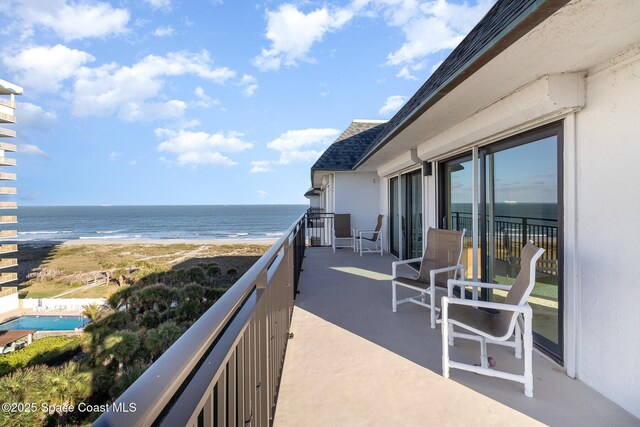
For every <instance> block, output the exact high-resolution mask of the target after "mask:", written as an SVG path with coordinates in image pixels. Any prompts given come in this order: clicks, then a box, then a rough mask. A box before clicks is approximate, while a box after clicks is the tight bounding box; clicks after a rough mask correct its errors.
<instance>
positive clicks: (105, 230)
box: [14, 205, 308, 242]
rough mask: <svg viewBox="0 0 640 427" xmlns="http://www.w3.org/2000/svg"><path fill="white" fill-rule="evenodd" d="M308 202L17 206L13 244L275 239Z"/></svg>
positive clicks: (304, 208)
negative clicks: (16, 222)
mask: <svg viewBox="0 0 640 427" xmlns="http://www.w3.org/2000/svg"><path fill="white" fill-rule="evenodd" d="M307 208H308V205H100V206H20V207H19V208H18V210H17V214H18V227H17V230H18V237H17V238H16V239H14V240H15V241H17V242H37V241H51V240H56V241H67V240H96V239H97V240H165V239H166V240H169V239H181V240H238V239H240V240H245V239H246V240H255V239H260V240H276V239H278V238H279V237H280V236H282V234H283V233H284V232H285V231H286V230H287V229H288V228H289V226H290V225H291V224H292V223H293V222H294V221H295V220H296V219H297V218H298V217H299V216H300V215H302V214H303V213H304V212H305V210H306V209H307Z"/></svg>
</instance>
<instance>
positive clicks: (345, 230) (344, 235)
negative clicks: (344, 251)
mask: <svg viewBox="0 0 640 427" xmlns="http://www.w3.org/2000/svg"><path fill="white" fill-rule="evenodd" d="M332 231H333V235H332V237H333V239H332V245H331V246H332V247H333V252H335V251H336V248H352V249H353V250H354V251H355V250H356V231H355V230H354V229H353V228H352V227H351V215H350V214H335V215H334V217H333V230H332ZM344 240H346V241H347V243H346V244H344V243H340V242H339V241H344Z"/></svg>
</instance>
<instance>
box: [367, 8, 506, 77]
mask: <svg viewBox="0 0 640 427" xmlns="http://www.w3.org/2000/svg"><path fill="white" fill-rule="evenodd" d="M494 2H495V1H494V0H480V1H479V2H478V3H477V4H475V5H469V4H468V3H466V2H464V3H454V2H449V1H447V0H435V1H403V2H402V3H399V2H397V1H389V0H378V1H374V2H373V3H376V4H377V6H378V7H379V8H380V7H382V9H383V14H384V15H385V17H386V19H387V24H388V25H391V26H395V27H399V28H401V29H402V32H403V33H404V36H405V41H404V44H403V45H402V46H401V47H400V48H399V49H398V50H396V51H395V52H391V53H390V54H389V55H388V57H387V64H389V65H405V64H412V63H413V62H414V61H417V60H420V59H423V58H425V57H426V56H428V55H430V54H433V53H436V52H439V51H441V50H444V49H453V48H454V47H456V46H457V45H458V44H459V43H460V41H462V39H463V38H464V36H465V35H466V34H467V33H468V32H469V31H471V29H472V28H473V26H474V25H475V24H476V23H477V22H478V21H479V20H480V19H481V18H482V16H484V14H485V13H486V12H487V11H488V10H489V8H490V7H491V6H492V5H493V3H494Z"/></svg>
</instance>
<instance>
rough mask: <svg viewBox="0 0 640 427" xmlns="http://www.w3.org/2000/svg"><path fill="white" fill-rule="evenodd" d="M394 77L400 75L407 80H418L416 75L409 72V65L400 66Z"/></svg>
mask: <svg viewBox="0 0 640 427" xmlns="http://www.w3.org/2000/svg"><path fill="white" fill-rule="evenodd" d="M396 77H402V78H405V79H407V80H418V78H417V77H416V76H414V75H413V74H411V71H409V67H407V66H406V65H405V66H404V67H402V68H401V69H400V71H398V74H396Z"/></svg>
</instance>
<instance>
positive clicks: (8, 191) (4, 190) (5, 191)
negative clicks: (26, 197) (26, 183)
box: [0, 187, 17, 195]
mask: <svg viewBox="0 0 640 427" xmlns="http://www.w3.org/2000/svg"><path fill="white" fill-rule="evenodd" d="M16 193H17V191H16V188H15V187H0V194H1V195H13V194H16Z"/></svg>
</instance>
